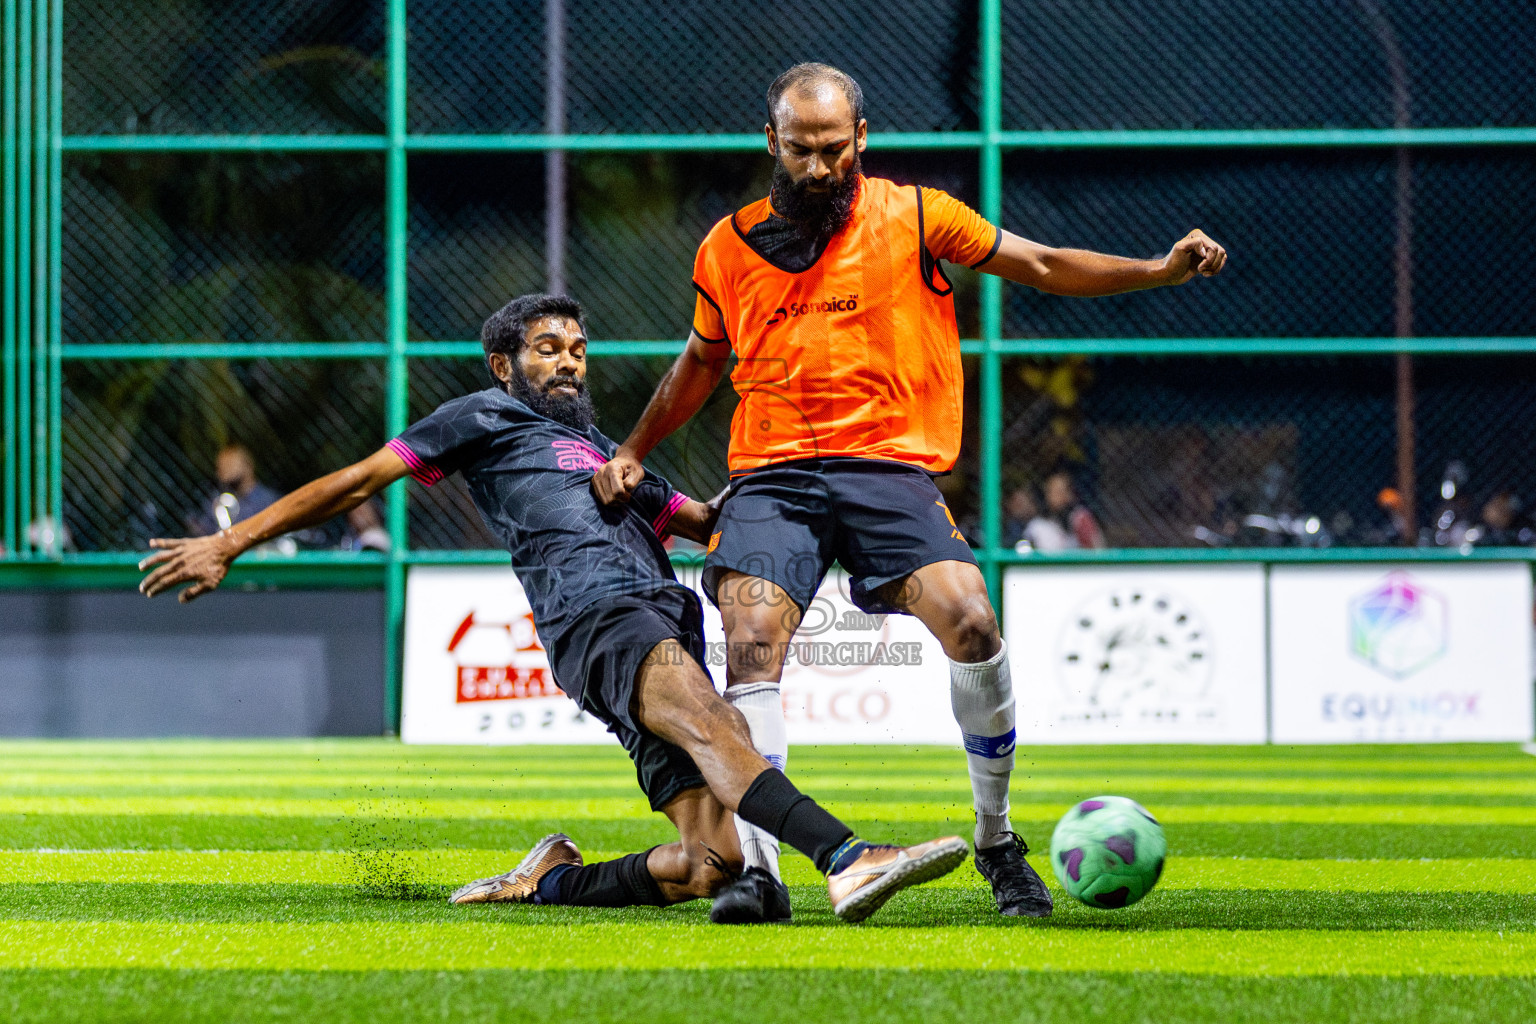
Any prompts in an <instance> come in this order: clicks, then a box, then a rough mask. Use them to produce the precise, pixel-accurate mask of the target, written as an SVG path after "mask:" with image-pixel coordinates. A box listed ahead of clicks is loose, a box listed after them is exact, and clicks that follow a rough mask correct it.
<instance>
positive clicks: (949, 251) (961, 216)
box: [923, 188, 1003, 268]
mask: <svg viewBox="0 0 1536 1024" xmlns="http://www.w3.org/2000/svg"><path fill="white" fill-rule="evenodd" d="M1002 240H1003V233H1002V231H1000V230H998V229H997V228H996V227H993V226H992V224H990V223H989V222H988V221H987V219H986V218H985V217H983V216H982V215H981V214H979V213H977V212H976V211H975V210H973V209H971V208H970V207H969V206H966V205H965V204H964V203H962V202H961V201H960V200H958V199H956V198H955V197H954V196H952V195H950V194H949V193H948V192H940V191H939V190H938V189H936V188H925V189H923V242H924V244H926V245H927V246H928V251H929V252H931V253H933V254H934V255H935V256H937V257H938V258H939V259H941V260H948V261H949V262H950V263H959V264H961V265H963V266H967V267H973V268H974V267H979V266H981V265H982V264H984V263H986V262H987V261H988V260H990V259H991V258H992V256H993V254H994V253H996V252H997V247H998V245H1000V244H1001V243H1002Z"/></svg>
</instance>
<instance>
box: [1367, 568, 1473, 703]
mask: <svg viewBox="0 0 1536 1024" xmlns="http://www.w3.org/2000/svg"><path fill="white" fill-rule="evenodd" d="M1449 622H1450V609H1449V606H1448V605H1447V603H1446V600H1445V598H1443V597H1441V596H1440V595H1439V594H1437V593H1435V592H1434V591H1433V590H1430V589H1429V588H1427V587H1425V586H1424V585H1423V584H1422V583H1419V582H1418V581H1417V580H1415V579H1414V578H1413V577H1411V576H1409V575H1408V574H1407V573H1406V572H1401V571H1398V572H1390V573H1388V574H1387V575H1386V577H1385V578H1384V579H1383V580H1382V581H1381V582H1380V583H1379V584H1377V585H1376V586H1375V587H1373V588H1371V589H1370V590H1369V591H1367V592H1366V593H1364V594H1361V595H1360V596H1359V597H1357V598H1355V599H1354V600H1353V601H1351V602H1350V603H1349V638H1350V653H1351V654H1353V655H1354V656H1355V657H1357V658H1359V659H1360V660H1361V661H1363V662H1365V663H1366V664H1367V665H1370V666H1371V667H1372V668H1374V669H1376V671H1378V672H1381V673H1383V674H1384V675H1388V676H1391V677H1392V678H1393V679H1404V678H1407V677H1408V676H1410V675H1412V674H1413V673H1415V672H1417V671H1419V669H1421V668H1424V667H1425V666H1426V665H1428V664H1430V663H1431V662H1433V661H1435V660H1437V659H1438V658H1439V657H1440V656H1441V655H1443V654H1444V653H1445V649H1446V646H1447V644H1448V641H1449V636H1450V625H1449Z"/></svg>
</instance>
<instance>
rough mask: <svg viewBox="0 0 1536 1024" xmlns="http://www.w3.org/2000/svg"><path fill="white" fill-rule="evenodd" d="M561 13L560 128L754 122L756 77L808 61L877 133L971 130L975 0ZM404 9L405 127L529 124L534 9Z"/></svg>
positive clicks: (536, 25)
mask: <svg viewBox="0 0 1536 1024" xmlns="http://www.w3.org/2000/svg"><path fill="white" fill-rule="evenodd" d="M565 12H566V14H565V17H566V44H565V46H566V74H565V90H566V98H567V103H566V127H567V130H569V131H572V132H605V133H611V132H756V131H758V130H760V129H761V127H762V125H763V122H764V121H765V120H766V115H765V110H764V104H763V96H764V94H765V93H766V92H767V90H768V84H769V83H770V82H772V81H773V79H774V77H775V76H777V75H778V74H779V72H781V71H783V70H784V69H785V68H787V67H789V66H790V65H792V64H795V63H797V62H799V61H809V60H819V61H826V62H828V63H832V64H835V65H837V66H838V67H841V68H843V69H844V70H845V71H847V72H848V73H849V74H851V75H853V76H854V77H855V78H856V79H858V80H859V83H860V84H861V85H862V86H863V88H864V91H865V96H866V101H867V103H866V109H867V116H868V117H869V121H870V124H871V125H872V126H874V127H875V128H876V129H879V130H884V131H892V130H899V131H941V130H945V129H954V128H974V127H975V126H976V105H977V95H978V90H977V87H976V55H975V47H976V7H975V5H974V3H969V2H966V3H946V2H944V0H883V2H882V0H856V2H851V3H839V4H821V5H817V6H806V7H803V8H800V9H789V8H785V7H781V6H769V5H758V4H722V3H713V2H709V0H683V2H673V3H654V2H648V3H631V4H624V5H620V6H615V5H613V4H611V3H602V2H599V0H568V2H567V3H566V4H565ZM408 16H409V18H410V28H411V72H410V73H411V80H410V86H411V92H412V99H411V117H412V120H411V129H412V131H418V132H530V131H539V130H542V129H543V127H544V125H545V111H544V103H545V95H546V94H545V80H546V67H545V65H546V60H547V52H548V51H547V49H546V47H545V29H544V12H543V10H541V5H538V4H484V3H476V2H471V0H453V2H449V3H437V4H430V5H427V4H415V5H412V6H411V7H410V8H409V9H408Z"/></svg>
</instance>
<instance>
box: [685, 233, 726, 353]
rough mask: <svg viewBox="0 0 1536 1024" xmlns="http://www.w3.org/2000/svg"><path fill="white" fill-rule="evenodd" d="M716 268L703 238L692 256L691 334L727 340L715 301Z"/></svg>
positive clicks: (718, 303) (717, 290)
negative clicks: (695, 253) (702, 242)
mask: <svg viewBox="0 0 1536 1024" xmlns="http://www.w3.org/2000/svg"><path fill="white" fill-rule="evenodd" d="M716 269H717V268H716V267H715V260H714V258H713V253H712V252H711V251H710V246H709V239H708V238H706V239H705V240H704V244H703V245H700V246H699V252H698V255H696V256H695V257H694V258H693V293H694V294H693V333H694V334H697V335H698V336H699V337H700V338H702V339H704V340H705V341H709V342H719V341H729V340H730V336H729V332H728V331H727V330H726V329H725V314H724V313H723V312H722V311H721V309H720V302H719V300H718V296H719V295H720V284H719V274H718V273H717V272H716Z"/></svg>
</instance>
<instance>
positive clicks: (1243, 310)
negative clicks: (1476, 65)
mask: <svg viewBox="0 0 1536 1024" xmlns="http://www.w3.org/2000/svg"><path fill="white" fill-rule="evenodd" d="M1412 166H1413V174H1412V180H1413V188H1412V196H1413V207H1412V209H1413V218H1412V253H1413V266H1414V279H1413V300H1414V317H1413V328H1414V332H1415V333H1417V334H1422V335H1437V334H1438V335H1500V334H1530V333H1533V332H1536V302H1532V301H1531V297H1530V296H1531V283H1530V275H1529V274H1528V273H1526V271H1525V269H1524V268H1525V267H1528V266H1530V265H1531V264H1532V263H1533V262H1536V162H1532V161H1531V160H1530V159H1529V157H1528V156H1526V155H1524V154H1521V153H1518V152H1512V153H1489V152H1486V151H1483V152H1470V151H1460V150H1458V151H1451V152H1440V151H1432V152H1424V153H1420V154H1419V155H1417V156H1416V157H1415V158H1414V160H1413V161H1412ZM1396 181H1397V177H1396V157H1395V156H1394V154H1393V153H1391V152H1390V151H1377V152H1368V151H1359V150H1356V151H1343V152H1332V151H1329V152H1313V153H1289V154H1286V153H1230V154H1220V153H1162V154H1156V153H1135V154H1093V155H1089V154H1062V153H1039V154H1024V153H1018V154H1014V155H1012V156H1010V157H1009V158H1008V159H1007V161H1006V162H1005V192H1004V204H1003V223H1004V225H1005V226H1006V227H1008V228H1010V229H1011V230H1013V231H1016V232H1018V233H1019V234H1022V235H1026V236H1028V237H1031V238H1034V239H1036V240H1037V241H1040V242H1044V243H1046V244H1048V245H1058V246H1075V247H1081V248H1088V249H1096V250H1099V251H1101V252H1112V253H1119V254H1122V255H1127V256H1154V255H1160V254H1161V253H1162V252H1166V251H1167V249H1168V247H1169V246H1171V245H1172V244H1173V243H1174V242H1175V241H1177V240H1178V239H1179V238H1180V237H1182V236H1183V234H1184V233H1185V232H1186V231H1188V230H1189V229H1190V228H1194V227H1200V228H1203V229H1205V231H1206V232H1207V233H1209V234H1210V235H1211V236H1212V237H1214V238H1215V239H1217V240H1218V241H1220V242H1221V243H1222V244H1223V245H1225V246H1226V247H1227V250H1228V252H1229V254H1230V263H1229V264H1228V266H1227V269H1226V271H1225V272H1224V273H1223V274H1222V276H1221V277H1220V278H1219V279H1217V280H1215V281H1203V280H1202V281H1194V282H1191V283H1190V284H1189V285H1187V286H1185V287H1183V288H1179V289H1164V290H1159V291H1153V292H1141V293H1134V294H1130V295H1122V296H1115V297H1113V298H1107V299H1095V300H1092V301H1083V300H1076V299H1071V300H1069V299H1059V298H1053V297H1051V296H1046V295H1042V294H1040V293H1039V292H1036V291H1033V290H1032V289H1028V288H1021V287H1013V286H1010V287H1009V288H1008V310H1007V320H1006V326H1005V330H1006V332H1007V333H1008V334H1010V335H1011V336H1015V337H1058V336H1059V337H1074V336H1075V337H1224V336H1242V335H1247V336H1294V335H1313V336H1339V335H1363V336H1373V335H1374V336H1379V335H1390V334H1393V333H1394V330H1395V328H1394V319H1393V309H1394V305H1393V304H1394V296H1395V294H1396V292H1395V279H1394V271H1393V253H1394V246H1395V244H1396V239H1397V227H1396V225H1397V220H1396V210H1397V207H1396V201H1397V200H1396ZM1472 239H1477V240H1478V243H1477V244H1479V245H1481V244H1483V242H1484V241H1486V242H1487V243H1488V244H1489V245H1490V246H1491V247H1492V250H1493V251H1496V252H1497V253H1498V254H1499V256H1498V258H1496V259H1492V260H1485V261H1478V262H1477V265H1476V268H1475V269H1473V268H1472V266H1471V264H1470V263H1469V261H1468V257H1467V246H1468V244H1469V242H1470V240H1472Z"/></svg>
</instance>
